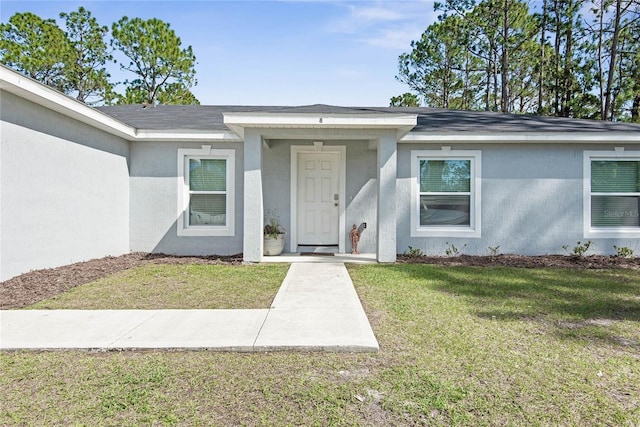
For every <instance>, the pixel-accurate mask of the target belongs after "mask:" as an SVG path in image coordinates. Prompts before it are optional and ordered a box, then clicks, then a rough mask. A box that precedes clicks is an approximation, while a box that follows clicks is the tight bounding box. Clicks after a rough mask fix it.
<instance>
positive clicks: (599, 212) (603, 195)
mask: <svg viewBox="0 0 640 427" xmlns="http://www.w3.org/2000/svg"><path fill="white" fill-rule="evenodd" d="M585 168H586V170H585V181H586V182H585V235H586V236H587V237H616V236H625V235H627V236H630V237H636V236H637V237H640V156H638V155H637V154H636V155H634V153H624V152H623V151H622V152H618V153H617V154H616V155H615V156H612V153H611V152H608V153H604V152H588V153H586V154H585Z"/></svg>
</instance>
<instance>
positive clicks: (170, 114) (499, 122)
mask: <svg viewBox="0 0 640 427" xmlns="http://www.w3.org/2000/svg"><path fill="white" fill-rule="evenodd" d="M97 109H98V110H100V111H102V112H104V113H106V114H108V115H110V116H112V117H113V118H115V119H117V120H119V121H121V122H123V123H126V124H128V125H130V126H133V127H134V128H137V129H147V130H198V131H228V130H229V129H228V128H227V126H225V124H224V113H267V114H278V115H286V114H292V115H293V114H319V115H324V116H329V115H349V114H353V115H359V116H362V115H367V114H372V115H373V114H376V115H380V114H394V113H395V114H415V115H416V116H417V125H416V126H415V127H414V128H413V131H412V132H429V133H434V132H437V133H465V132H469V133H474V134H479V133H517V132H525V133H536V132H540V133H546V132H553V133H563V132H567V133H571V132H631V133H639V134H640V125H637V124H630V123H613V122H607V121H601V120H584V119H569V118H560V117H543V116H531V115H515V114H502V113H493V112H484V111H463V110H446V109H437V108H404V107H338V106H332V105H323V104H315V105H306V106H297V107H286V106H238V105H157V106H147V107H143V106H141V105H117V106H107V107H97Z"/></svg>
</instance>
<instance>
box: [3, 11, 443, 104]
mask: <svg viewBox="0 0 640 427" xmlns="http://www.w3.org/2000/svg"><path fill="white" fill-rule="evenodd" d="M80 6H83V7H84V8H85V9H87V10H89V11H90V12H91V13H92V15H93V16H94V17H95V18H96V19H97V20H98V23H99V24H101V25H107V26H109V27H111V24H112V23H113V22H116V21H118V20H119V19H120V18H122V17H123V16H128V17H129V18H143V19H150V18H159V19H161V20H163V21H165V22H168V23H169V24H170V25H171V28H172V29H173V30H174V31H175V32H176V34H177V35H178V37H180V38H181V40H182V45H183V46H184V47H186V46H189V45H190V46H192V48H193V51H194V54H195V56H196V59H197V65H196V79H197V81H198V84H197V86H195V87H194V88H193V89H192V92H193V93H194V95H195V96H196V98H198V100H199V101H200V103H201V104H203V105H310V104H331V105H341V106H388V105H389V101H390V98H391V97H392V96H396V95H400V94H402V93H404V92H407V91H408V88H407V86H406V85H403V84H401V83H399V82H398V81H396V79H395V76H396V74H397V68H398V56H400V55H401V54H402V53H404V52H409V51H410V50H411V46H410V44H411V41H412V40H416V39H418V38H419V37H420V35H421V34H422V32H423V31H424V30H425V29H426V28H427V27H428V26H429V25H430V24H431V23H433V22H434V21H435V20H436V15H437V13H436V12H434V11H433V0H427V1H424V0H405V1H386V0H379V1H368V0H360V1H335V0H334V1H311V0H307V1H305V0H299V1H276V0H262V1H243V0H236V1H220V0H218V1H216V0H209V1H205V0H200V1H176V0H173V1H124V0H121V1H113V0H112V1H105V0H102V1H99V0H93V1H90V0H87V1H31V0H22V1H5V0H1V1H0V18H1V21H2V22H3V23H5V22H7V21H8V20H9V18H10V17H11V16H12V15H13V14H15V13H17V12H33V13H35V14H36V15H38V16H39V17H41V18H44V19H56V20H57V22H58V25H59V26H60V27H61V28H63V21H62V20H60V18H59V14H60V13H61V12H67V13H68V12H72V11H75V10H77V9H78V8H79V7H80ZM122 59H123V58H122ZM123 62H124V59H123ZM108 70H109V71H110V73H111V76H112V80H113V81H124V80H125V79H127V78H130V79H131V78H134V77H135V76H134V75H133V74H132V73H129V72H124V71H121V70H120V67H119V66H118V65H113V66H110V68H108ZM119 89H120V91H122V88H121V87H120V88H119Z"/></svg>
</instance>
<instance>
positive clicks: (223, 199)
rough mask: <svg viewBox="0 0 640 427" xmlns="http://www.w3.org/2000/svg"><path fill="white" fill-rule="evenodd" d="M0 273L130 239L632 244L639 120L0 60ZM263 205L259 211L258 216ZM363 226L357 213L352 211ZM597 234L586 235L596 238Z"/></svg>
mask: <svg viewBox="0 0 640 427" xmlns="http://www.w3.org/2000/svg"><path fill="white" fill-rule="evenodd" d="M0 81H1V86H0V90H1V106H0V108H1V126H2V127H1V129H0V133H1V151H0V156H1V158H0V185H1V187H0V213H1V215H0V242H1V243H0V280H6V279H8V278H10V277H13V276H15V275H18V274H21V273H24V272H26V271H29V270H32V269H39V268H46V267H54V266H59V265H63V264H69V263H72V262H76V261H81V260H86V259H91V258H97V257H102V256H106V255H120V254H124V253H128V252H137V251H142V252H162V253H170V254H183V255H205V254H217V255H229V254H236V253H243V256H244V259H245V260H246V261H248V262H259V261H260V260H261V259H262V247H263V240H262V239H263V237H262V229H263V224H264V221H265V216H266V215H269V214H273V213H275V214H276V215H278V216H279V218H280V221H281V223H282V225H283V226H284V227H285V228H286V229H287V230H288V234H287V238H286V247H285V251H286V252H297V251H300V250H301V248H303V247H304V246H303V245H335V246H337V248H338V250H339V252H350V251H351V244H350V241H349V239H348V235H349V232H350V230H351V228H352V226H353V225H354V224H355V225H356V226H357V227H359V228H360V229H361V230H362V233H361V240H360V251H361V252H368V253H375V256H376V258H377V259H378V260H379V261H380V262H393V261H395V259H396V254H398V253H402V252H404V251H405V250H407V248H408V247H409V246H412V247H415V248H420V249H421V250H422V251H423V252H424V253H426V254H434V255H442V254H444V253H445V250H446V249H447V248H448V247H450V246H451V245H455V246H456V247H457V248H464V250H463V252H464V253H465V254H470V255H485V254H487V253H488V252H489V248H490V247H493V248H496V247H498V246H499V252H500V253H519V254H525V255H535V254H549V253H563V249H562V247H563V246H564V245H570V246H573V245H575V244H576V242H577V241H583V242H584V241H586V240H590V241H592V242H593V244H592V247H591V248H592V249H591V250H590V253H602V254H611V253H615V251H614V248H613V245H617V246H619V247H629V248H631V249H633V250H634V251H635V252H636V253H638V252H640V218H639V204H640V126H639V125H633V124H624V123H610V122H600V121H588V120H573V119H563V118H549V117H533V116H515V115H505V114H497V113H486V112H469V111H451V110H440V109H428V108H346V107H335V106H328V105H310V106H302V107H275V106H273V107H269V106H256V107H250V106H163V105H158V106H147V107H146V108H145V107H143V106H140V105H127V106H113V107H100V108H91V107H88V106H86V105H84V104H81V103H79V102H77V101H75V100H73V99H71V98H69V97H67V96H65V95H63V94H61V93H59V92H57V91H55V90H53V89H51V88H49V87H46V86H44V85H42V84H40V83H38V82H36V81H34V80H31V79H29V78H27V77H25V76H23V75H21V74H19V73H17V72H15V71H13V70H11V69H9V68H6V67H4V66H2V67H0ZM267 219H268V218H267ZM365 225H366V228H365ZM591 251H593V252H591Z"/></svg>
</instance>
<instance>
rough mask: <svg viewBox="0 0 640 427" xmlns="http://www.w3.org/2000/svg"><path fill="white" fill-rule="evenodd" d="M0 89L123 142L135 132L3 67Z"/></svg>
mask: <svg viewBox="0 0 640 427" xmlns="http://www.w3.org/2000/svg"><path fill="white" fill-rule="evenodd" d="M0 89H2V90H5V91H7V92H10V93H13V94H15V95H17V96H19V97H21V98H24V99H26V100H28V101H31V102H33V103H35V104H38V105H41V106H43V107H46V108H48V109H50V110H53V111H55V112H58V113H60V114H62V115H65V116H68V117H71V118H73V119H75V120H78V121H80V122H82V123H86V124H88V125H90V126H93V127H96V128H98V129H101V130H103V131H105V132H108V133H110V134H112V135H116V136H119V137H121V138H124V139H126V140H129V141H131V140H133V139H134V137H135V129H134V128H133V127H131V126H129V125H126V124H124V123H122V122H120V121H118V120H116V119H114V118H113V117H111V116H109V115H107V114H104V113H102V112H100V111H98V110H96V109H95V108H91V107H89V106H87V105H85V104H83V103H82V102H80V101H78V100H75V99H73V98H70V97H68V96H66V95H64V94H62V93H61V92H59V91H57V90H55V89H52V88H50V87H48V86H45V85H43V84H42V83H40V82H37V81H36V80H33V79H31V78H30V77H27V76H24V75H22V74H20V73H18V72H17V71H14V70H12V69H10V68H8V67H6V66H0Z"/></svg>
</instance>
